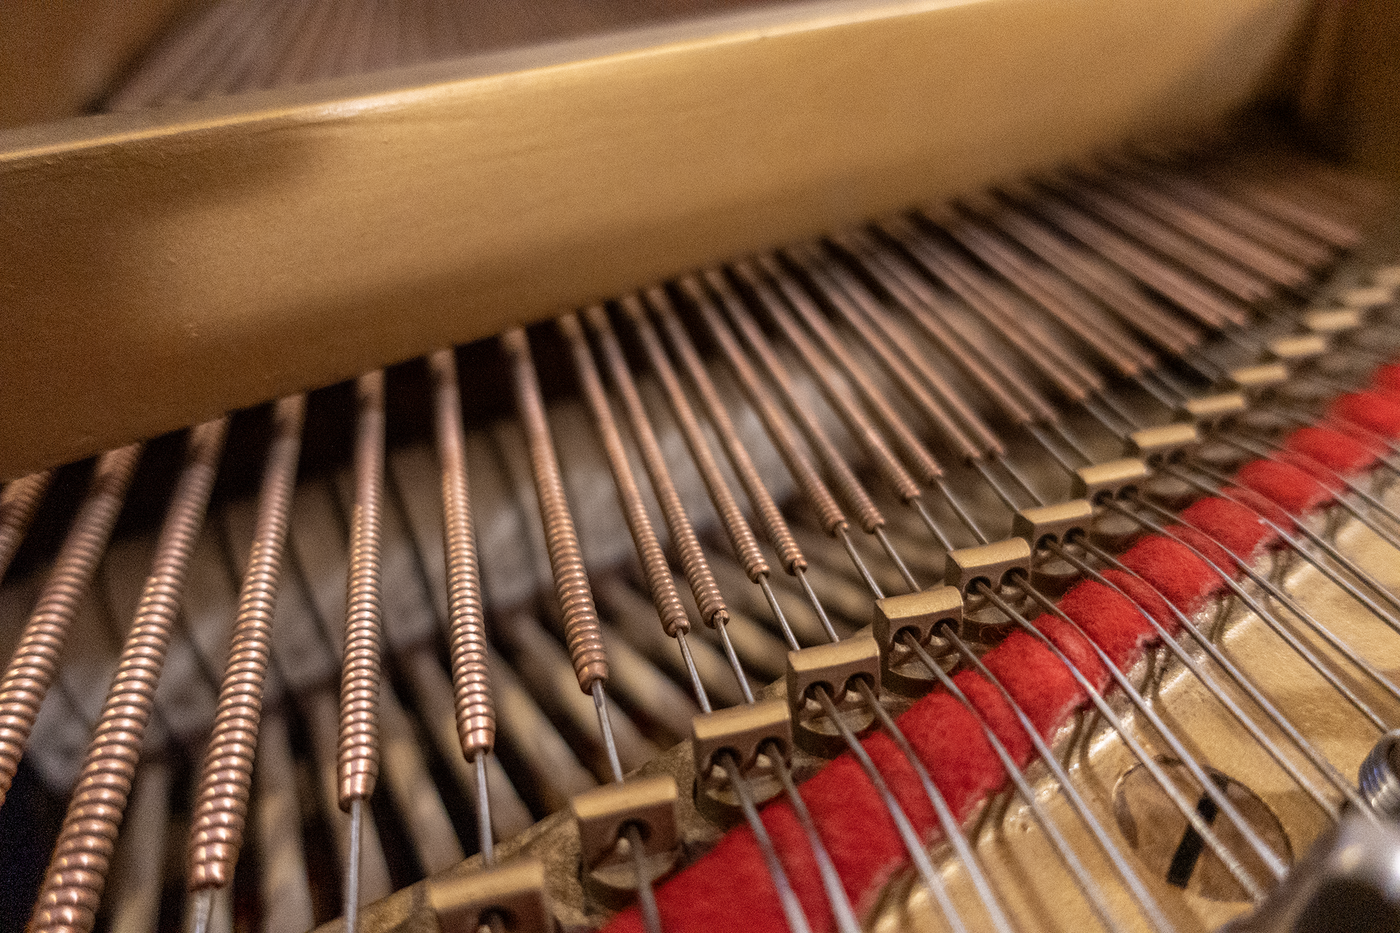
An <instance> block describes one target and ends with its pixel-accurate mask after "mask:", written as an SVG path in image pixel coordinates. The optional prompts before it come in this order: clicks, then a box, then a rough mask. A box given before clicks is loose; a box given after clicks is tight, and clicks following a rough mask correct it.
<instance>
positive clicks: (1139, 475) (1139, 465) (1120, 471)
mask: <svg viewBox="0 0 1400 933" xmlns="http://www.w3.org/2000/svg"><path fill="white" fill-rule="evenodd" d="M1150 477H1151V473H1150V471H1149V470H1148V469H1147V463H1146V462H1144V461H1142V460H1139V459H1137V458H1136V457H1125V458H1123V459H1121V460H1110V461H1108V462H1107V463H1096V464H1094V465H1093V466H1086V467H1080V468H1079V469H1077V470H1075V471H1074V482H1073V484H1072V487H1071V488H1072V490H1073V492H1072V494H1073V495H1074V497H1075V498H1077V499H1088V500H1089V501H1091V502H1097V501H1099V500H1101V499H1104V498H1106V497H1107V498H1112V497H1114V496H1118V495H1121V494H1123V493H1124V492H1128V491H1130V490H1133V489H1138V488H1140V487H1141V486H1142V484H1143V483H1145V482H1147V480H1148V479H1149V478H1150Z"/></svg>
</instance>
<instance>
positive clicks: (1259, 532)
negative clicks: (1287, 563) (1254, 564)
mask: <svg viewBox="0 0 1400 933" xmlns="http://www.w3.org/2000/svg"><path fill="white" fill-rule="evenodd" d="M1232 495H1237V493H1234V492H1233V491H1232ZM1239 498H1241V499H1243V498H1245V497H1243V496H1240V497H1239ZM1260 500H1261V497H1260V496H1258V495H1255V496H1254V497H1253V500H1252V502H1251V504H1253V503H1254V502H1258V503H1259V507H1256V508H1250V507H1249V506H1246V505H1243V504H1241V503H1239V502H1233V501H1231V500H1229V499H1224V498H1218V497H1215V496H1212V497H1210V498H1209V499H1202V500H1200V501H1199V502H1197V503H1195V504H1194V505H1192V506H1191V507H1190V508H1188V509H1186V510H1185V511H1183V512H1182V513H1181V517H1182V519H1184V520H1185V521H1186V523H1187V524H1188V525H1192V526H1194V527H1196V528H1199V529H1200V530H1201V531H1203V532H1204V533H1205V534H1206V535H1208V536H1209V537H1210V538H1212V539H1213V540H1215V541H1217V542H1219V543H1220V544H1221V545H1222V546H1223V547H1225V548H1226V549H1228V550H1230V551H1233V552H1234V553H1236V554H1238V555H1240V556H1241V557H1243V558H1245V559H1246V560H1250V559H1253V557H1254V556H1255V553H1256V552H1257V551H1258V550H1259V548H1261V547H1262V546H1264V545H1265V544H1267V543H1269V542H1272V541H1273V540H1274V539H1275V538H1276V537H1277V534H1276V533H1275V532H1274V530H1273V529H1272V528H1270V527H1269V526H1268V525H1267V524H1265V523H1264V519H1263V518H1262V517H1261V516H1260V514H1259V513H1260V512H1261V511H1262V509H1265V508H1266V509H1268V512H1267V513H1265V514H1267V516H1268V518H1269V520H1270V521H1273V522H1274V523H1275V524H1276V525H1278V526H1279V527H1280V528H1282V529H1283V530H1284V531H1291V530H1292V522H1291V521H1289V518H1288V516H1287V515H1285V514H1282V513H1281V512H1279V509H1278V506H1276V505H1274V504H1273V503H1270V502H1267V500H1263V501H1260ZM1280 519H1282V521H1280Z"/></svg>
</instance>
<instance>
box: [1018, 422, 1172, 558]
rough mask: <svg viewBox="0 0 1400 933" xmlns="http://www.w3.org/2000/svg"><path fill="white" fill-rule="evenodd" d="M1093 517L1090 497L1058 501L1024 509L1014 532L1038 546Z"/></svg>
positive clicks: (1086, 523) (1086, 525)
mask: <svg viewBox="0 0 1400 933" xmlns="http://www.w3.org/2000/svg"><path fill="white" fill-rule="evenodd" d="M1138 433H1146V432H1138ZM1135 436H1136V435H1135ZM1093 517H1094V506H1093V504H1092V503H1090V502H1089V500H1088V499H1071V500H1070V501H1068V502H1060V503H1058V504H1056V505H1042V506H1039V507H1038V508H1033V509H1022V510H1021V511H1019V512H1017V513H1016V515H1015V517H1014V518H1012V519H1011V533H1012V534H1013V535H1014V536H1016V537H1018V538H1024V539H1025V540H1026V541H1027V542H1028V543H1029V544H1030V545H1031V547H1032V548H1037V547H1039V546H1040V545H1041V543H1042V542H1043V541H1045V539H1046V538H1051V539H1053V540H1055V541H1063V540H1064V539H1065V537H1066V536H1068V535H1069V533H1070V532H1071V531H1075V530H1079V531H1088V530H1089V523H1090V521H1091V520H1092V519H1093Z"/></svg>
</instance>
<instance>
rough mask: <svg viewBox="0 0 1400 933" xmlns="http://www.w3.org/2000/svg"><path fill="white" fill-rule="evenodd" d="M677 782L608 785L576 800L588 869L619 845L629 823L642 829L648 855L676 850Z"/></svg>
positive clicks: (633, 781) (664, 779) (642, 780)
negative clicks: (619, 840)
mask: <svg viewBox="0 0 1400 933" xmlns="http://www.w3.org/2000/svg"><path fill="white" fill-rule="evenodd" d="M676 797H677V794H676V782H675V780H674V779H673V778H671V777H666V776H661V777H647V778H633V779H631V780H628V781H623V782H622V783H620V784H604V785H603V786H601V787H595V788H593V789H592V790H588V791H584V792H583V793H581V794H579V795H577V796H576V797H574V799H573V810H574V819H575V820H577V821H578V839H579V851H580V853H581V855H582V857H583V865H584V868H585V869H589V868H594V867H596V866H598V865H599V864H601V863H602V861H603V860H604V859H606V858H607V857H608V855H609V854H610V853H611V852H612V851H613V849H614V848H616V846H617V839H618V837H619V836H620V835H621V834H622V831H623V829H624V828H625V827H626V826H627V824H629V823H636V824H637V825H638V826H639V827H640V828H641V829H642V841H643V843H644V844H645V846H646V850H647V851H648V852H653V853H663V852H670V851H671V850H672V849H674V848H675V847H676V845H677V843H678V841H679V839H678V837H677V835H676Z"/></svg>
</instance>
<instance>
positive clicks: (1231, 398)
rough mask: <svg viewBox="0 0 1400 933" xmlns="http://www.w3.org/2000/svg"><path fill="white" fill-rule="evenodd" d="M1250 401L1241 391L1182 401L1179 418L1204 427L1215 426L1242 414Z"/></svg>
mask: <svg viewBox="0 0 1400 933" xmlns="http://www.w3.org/2000/svg"><path fill="white" fill-rule="evenodd" d="M1246 407H1248V403H1247V402H1246V401H1245V397H1244V395H1243V394H1242V393H1240V392H1222V393H1220V394H1218V395H1206V396H1203V397H1201V398H1193V399H1189V400H1188V401H1185V402H1182V403H1181V407H1180V408H1178V409H1177V419H1178V420H1180V421H1191V422H1195V423H1196V424H1197V425H1198V426H1200V427H1201V428H1202V429H1209V428H1214V427H1217V426H1218V425H1220V424H1221V423H1222V422H1224V421H1225V420H1226V419H1228V418H1233V417H1234V416H1235V415H1238V414H1241V413H1242V412H1243V411H1244V410H1245V408H1246Z"/></svg>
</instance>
